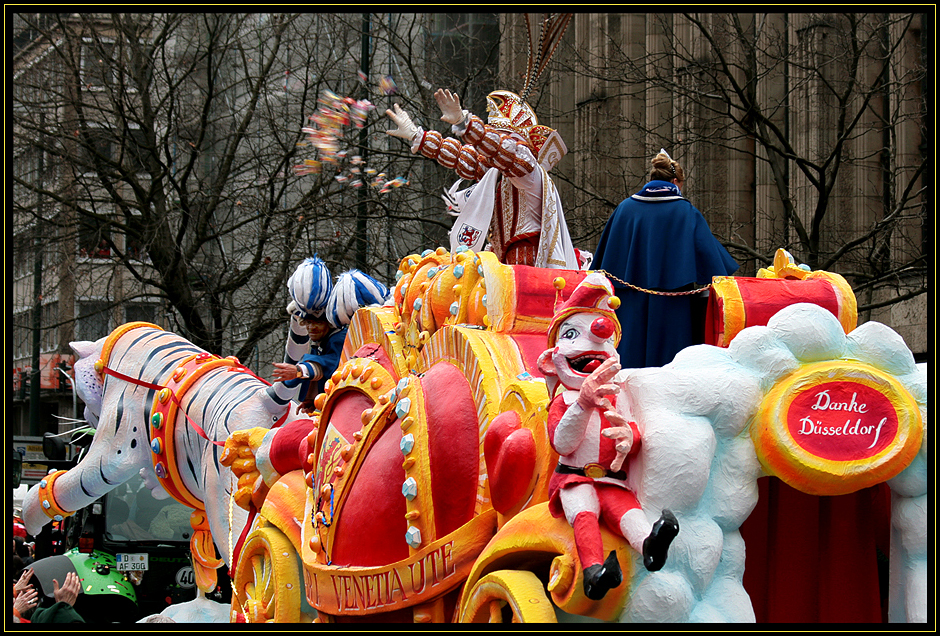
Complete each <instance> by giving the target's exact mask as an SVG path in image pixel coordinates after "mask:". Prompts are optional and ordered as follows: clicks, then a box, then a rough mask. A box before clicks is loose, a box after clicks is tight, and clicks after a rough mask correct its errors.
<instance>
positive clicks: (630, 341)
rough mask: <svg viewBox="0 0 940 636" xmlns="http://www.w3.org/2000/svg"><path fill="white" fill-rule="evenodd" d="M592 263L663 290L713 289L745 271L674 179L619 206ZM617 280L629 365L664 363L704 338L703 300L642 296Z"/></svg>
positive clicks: (624, 358)
mask: <svg viewBox="0 0 940 636" xmlns="http://www.w3.org/2000/svg"><path fill="white" fill-rule="evenodd" d="M593 266H594V268H596V269H602V270H604V271H606V272H608V273H609V274H611V275H612V276H613V277H616V278H619V279H620V280H623V281H626V282H628V283H631V284H633V285H637V286H638V287H643V288H644V289H652V290H659V291H668V290H679V289H682V288H690V286H691V285H692V284H693V283H698V284H699V285H706V284H708V283H711V280H712V277H713V276H728V275H730V274H732V273H734V272H735V271H736V270H737V269H738V264H737V262H736V261H735V260H734V259H733V258H732V257H731V254H729V253H728V250H726V249H725V248H724V246H722V245H721V243H719V242H718V240H717V239H716V238H715V237H714V236H713V235H712V233H711V230H710V229H709V227H708V223H707V222H706V221H705V217H703V216H702V213H701V212H699V211H698V210H697V209H696V208H695V206H693V205H692V204H691V203H689V201H688V200H686V199H684V198H683V197H682V195H681V193H680V192H679V188H677V187H676V186H675V185H673V184H672V183H669V182H668V181H650V182H649V183H647V184H646V185H645V186H644V187H643V189H642V190H640V191H639V192H637V193H636V194H634V195H633V196H631V197H630V198H628V199H626V200H624V201H623V202H622V203H621V204H620V205H618V206H617V209H616V210H614V213H613V214H612V215H611V217H610V219H608V221H607V225H606V226H605V227H604V231H603V232H602V233H601V239H600V242H599V243H598V246H597V250H596V251H595V253H594V265H593ZM616 278H611V282H612V283H613V285H614V287H615V288H616V290H617V296H618V297H619V298H620V300H621V305H620V308H619V309H618V310H617V317H618V318H619V319H620V325H621V328H622V330H623V337H622V339H621V341H620V346H619V347H618V349H617V350H618V352H620V364H621V366H622V367H624V368H637V367H650V366H662V365H664V364H667V363H669V362H671V361H672V359H673V357H675V354H676V353H678V352H679V351H680V350H681V349H684V348H685V347H688V346H690V345H692V344H698V343H700V342H702V341H703V339H704V338H703V335H702V334H703V332H704V320H705V316H704V300H703V299H702V298H700V297H698V296H696V297H691V296H656V295H651V294H646V293H643V292H637V291H634V290H632V289H630V288H629V287H626V286H625V285H624V284H623V283H621V282H619V281H617V280H616ZM698 305H701V306H698ZM699 312H700V313H699Z"/></svg>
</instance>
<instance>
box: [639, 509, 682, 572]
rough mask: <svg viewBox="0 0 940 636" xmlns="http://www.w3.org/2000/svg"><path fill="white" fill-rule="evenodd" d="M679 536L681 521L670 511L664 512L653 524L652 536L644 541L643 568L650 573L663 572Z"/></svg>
mask: <svg viewBox="0 0 940 636" xmlns="http://www.w3.org/2000/svg"><path fill="white" fill-rule="evenodd" d="M677 534H679V520H678V519H676V516H675V515H674V514H672V511H670V510H663V514H662V516H661V517H660V518H659V519H658V520H657V521H656V523H654V524H653V530H652V531H651V532H650V536H648V537H646V539H644V540H643V566H644V567H645V568H646V569H647V570H649V571H650V572H656V571H657V570H661V569H662V567H663V566H664V565H666V555H667V554H668V552H669V545H670V544H671V543H672V540H673V539H675V538H676V535H677Z"/></svg>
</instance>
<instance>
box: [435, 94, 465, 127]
mask: <svg viewBox="0 0 940 636" xmlns="http://www.w3.org/2000/svg"><path fill="white" fill-rule="evenodd" d="M434 99H436V100H437V105H438V106H439V107H440V109H441V121H446V122H447V123H448V124H451V125H454V126H456V125H458V124H459V123H460V122H462V121H463V120H464V118H465V117H467V115H469V113H468V112H466V111H464V110H462V109H461V108H460V98H459V97H457V95H456V93H451V92H450V91H449V90H447V89H446V88H439V89H437V91H436V92H435V93H434Z"/></svg>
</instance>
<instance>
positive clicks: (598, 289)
mask: <svg viewBox="0 0 940 636" xmlns="http://www.w3.org/2000/svg"><path fill="white" fill-rule="evenodd" d="M558 281H561V283H560V284H561V286H562V287H563V286H564V279H563V278H561V279H556V288H558V289H559V291H560V290H561V289H562V287H559V286H558V285H559V283H558ZM619 306H620V299H619V298H617V297H616V296H615V295H614V287H613V285H611V284H610V281H609V280H607V277H606V276H604V275H603V274H600V273H598V272H593V273H591V274H588V275H587V276H585V277H584V280H582V281H581V282H580V283H579V284H578V286H577V287H575V288H574V291H573V292H571V296H569V297H568V300H566V301H564V302H563V303H562V304H561V305H559V306H557V307H555V316H554V317H553V318H552V322H551V324H549V326H548V346H549V347H550V348H551V347H554V346H555V342H556V340H557V339H558V328H559V327H560V326H561V323H563V322H564V321H565V319H567V318H568V317H569V316H571V315H573V314H577V313H584V312H587V313H592V314H601V315H602V316H606V317H607V318H609V319H610V320H611V321H612V322H613V324H614V346H615V347H616V346H617V345H618V344H620V321H619V320H617V315H616V314H615V313H614V310H615V309H617V307H619Z"/></svg>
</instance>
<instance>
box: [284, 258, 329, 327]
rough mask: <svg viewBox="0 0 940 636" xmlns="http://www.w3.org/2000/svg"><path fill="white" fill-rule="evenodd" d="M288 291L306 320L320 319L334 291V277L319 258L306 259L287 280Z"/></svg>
mask: <svg viewBox="0 0 940 636" xmlns="http://www.w3.org/2000/svg"><path fill="white" fill-rule="evenodd" d="M287 289H288V291H290V297H291V298H293V299H294V302H295V303H297V307H298V308H299V309H300V310H301V311H302V312H303V313H304V314H305V315H304V318H320V317H322V316H323V312H324V311H325V310H326V302H327V300H329V298H330V292H331V291H333V276H332V274H330V270H329V268H327V266H326V263H324V262H323V261H322V260H321V259H320V257H319V256H314V257H313V258H306V259H304V262H303V263H301V264H300V265H298V266H297V269H295V270H294V273H293V274H291V276H290V278H289V279H287Z"/></svg>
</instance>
